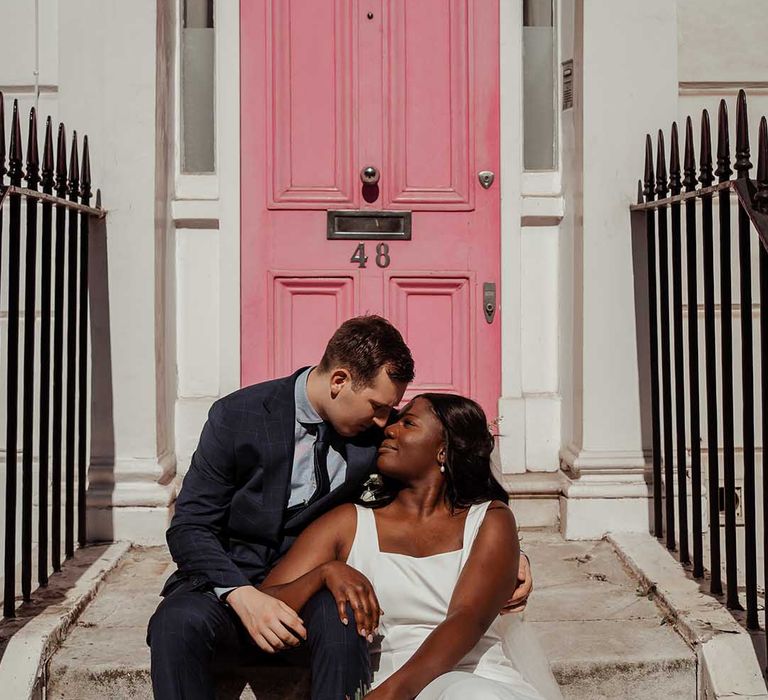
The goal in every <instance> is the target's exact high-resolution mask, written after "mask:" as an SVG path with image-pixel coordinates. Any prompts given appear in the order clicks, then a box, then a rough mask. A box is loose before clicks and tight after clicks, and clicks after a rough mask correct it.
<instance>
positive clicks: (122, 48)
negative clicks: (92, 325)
mask: <svg viewBox="0 0 768 700" xmlns="http://www.w3.org/2000/svg"><path fill="white" fill-rule="evenodd" d="M162 6H163V7H164V6H165V4H163V5H162ZM169 6H170V4H169ZM168 25H169V17H167V16H166V15H165V11H163V13H160V14H159V13H158V7H157V4H156V3H155V2H139V3H135V2H131V3H126V2H122V1H120V0H72V2H67V3H62V4H60V6H59V116H60V118H61V119H62V120H63V121H64V122H65V124H66V125H67V127H68V129H69V130H70V131H69V134H68V138H70V139H71V129H73V128H76V129H77V130H78V136H79V139H80V143H81V144H82V136H83V135H84V134H88V136H89V141H90V146H91V166H92V175H93V182H94V186H95V187H99V188H101V190H102V195H103V206H104V207H105V208H106V209H107V210H108V211H109V213H108V216H107V218H106V235H107V255H108V274H109V286H108V293H109V300H108V301H109V314H110V324H109V343H110V346H111V352H110V353H109V354H108V355H107V358H108V362H109V365H110V366H109V367H105V366H103V364H100V365H99V366H96V365H94V367H93V370H92V371H93V374H94V375H95V374H96V373H103V372H106V371H107V370H108V371H109V372H110V373H111V383H110V384H109V387H110V388H111V394H112V396H111V399H110V397H109V396H108V395H107V396H101V397H99V398H100V401H104V402H105V403H103V404H101V406H102V408H104V409H105V410H108V409H109V408H111V410H112V415H111V416H108V415H104V414H102V415H100V416H99V419H103V425H102V427H104V428H106V430H105V432H104V434H103V435H101V436H99V437H98V438H97V440H96V443H95V446H96V448H97V451H96V452H95V453H94V454H93V455H92V466H91V470H90V473H89V481H90V484H89V506H90V508H89V537H90V538H91V539H102V538H103V539H113V538H114V539H131V540H134V541H161V540H162V538H163V531H164V529H165V524H166V522H167V517H168V508H167V506H168V504H169V502H170V499H171V497H172V493H171V490H170V488H169V487H168V486H163V484H168V483H169V482H170V481H171V479H172V477H173V474H174V472H175V458H174V456H173V430H172V420H171V419H172V411H171V408H170V404H169V396H168V394H169V392H170V391H171V390H172V389H171V387H172V385H173V383H174V382H175V378H174V374H173V371H172V364H171V371H170V374H169V373H168V363H173V337H172V333H171V335H168V333H167V331H168V328H169V327H170V328H172V324H171V325H170V326H169V324H168V323H167V319H168V316H167V314H168V311H169V303H170V299H171V298H172V296H171V294H172V291H173V290H172V287H171V289H170V290H169V288H168V286H167V283H168V281H169V280H168V275H169V265H170V264H172V261H171V260H170V259H169V257H168V252H169V240H168V230H169V229H168V217H167V202H168V196H167V185H168V181H167V159H166V157H165V154H166V151H167V148H166V142H165V139H166V138H167V136H168V134H167V131H166V128H165V125H166V124H167V120H166V109H167V107H168V106H169V104H166V103H165V102H163V103H161V104H158V102H157V95H158V94H160V95H163V96H166V97H167V94H168V90H169V89H172V84H170V81H169V80H168V75H169V74H168V70H167V67H168V65H167V63H166V61H165V60H164V57H163V56H159V55H158V51H157V46H158V27H160V38H161V39H162V36H163V35H167V33H168V32H169V31H172V27H169V26H168ZM171 75H172V73H171ZM171 285H172V281H171ZM104 301H105V300H103V299H99V300H98V301H97V303H103V302H104ZM105 340H106V339H105V338H104V337H101V338H100V339H99V341H98V342H104V341H105ZM109 403H111V406H109V405H108V404H109ZM109 428H111V434H110V431H109Z"/></svg>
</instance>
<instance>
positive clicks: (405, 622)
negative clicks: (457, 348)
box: [148, 316, 557, 700]
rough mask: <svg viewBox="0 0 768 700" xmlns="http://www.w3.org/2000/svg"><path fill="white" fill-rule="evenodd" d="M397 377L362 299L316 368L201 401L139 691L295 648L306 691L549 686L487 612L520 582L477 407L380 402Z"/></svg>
mask: <svg viewBox="0 0 768 700" xmlns="http://www.w3.org/2000/svg"><path fill="white" fill-rule="evenodd" d="M413 376H414V368H413V359H412V357H411V353H410V351H409V349H408V347H407V345H406V344H405V342H404V341H403V338H402V336H401V335H400V333H399V332H398V331H397V330H396V329H395V328H394V327H393V326H392V325H391V324H390V323H389V322H387V321H386V320H384V319H383V318H380V317H378V316H364V317H359V318H353V319H350V320H349V321H346V322H345V323H344V324H342V325H341V327H340V328H339V329H338V330H337V331H336V333H335V334H334V335H333V337H332V338H331V340H330V341H329V343H328V346H327V348H326V351H325V354H324V355H323V358H322V360H321V361H320V364H319V365H317V366H316V367H312V368H305V369H302V370H299V371H298V372H296V373H295V374H294V375H292V376H290V377H286V378H284V379H277V380H273V381H268V382H264V383H262V384H256V385H254V386H250V387H246V388H244V389H241V390H239V391H236V392H234V393H233V394H230V395H229V396H226V397H224V398H223V399H221V400H219V401H217V402H216V403H215V404H214V405H213V407H212V408H211V411H210V413H209V416H208V421H207V422H206V424H205V427H204V428H203V432H202V435H201V437H200V443H199V445H198V447H197V450H196V452H195V454H194V456H193V457H192V464H191V466H190V469H189V471H188V473H187V475H186V477H185V479H184V484H183V488H182V489H181V492H180V494H179V497H178V500H177V502H176V510H175V514H174V517H173V520H172V522H171V526H170V528H169V529H168V533H167V539H168V545H169V547H170V550H171V554H172V555H173V559H174V561H175V562H176V564H177V565H178V570H177V571H176V572H175V573H174V574H173V575H172V576H171V577H170V579H169V580H168V581H167V583H166V584H165V587H164V589H163V592H162V595H163V596H164V599H163V601H162V602H161V603H160V605H159V606H158V608H157V611H156V612H155V614H154V615H153V616H152V618H151V620H150V623H149V631H148V641H149V644H150V646H151V651H152V684H153V689H154V694H155V697H156V698H158V699H161V700H167V699H170V698H174V699H175V698H184V699H185V700H190V699H193V698H214V697H215V695H216V691H215V681H216V678H217V673H218V674H221V673H222V672H224V670H225V669H229V670H230V672H231V669H232V668H236V667H237V666H245V665H250V666H252V665H258V664H259V663H260V662H261V663H264V661H265V659H268V658H269V657H268V655H269V654H279V655H280V656H281V657H284V661H285V663H291V662H295V663H297V664H301V663H308V664H309V665H310V668H311V678H312V680H311V684H312V690H311V697H312V698H313V700H340V699H343V698H345V697H349V698H355V697H360V696H361V695H363V694H366V697H370V698H375V699H376V700H384V699H385V698H398V699H400V698H403V699H405V698H420V699H424V698H428V699H429V698H446V699H447V698H459V697H460V698H462V699H464V698H472V699H477V698H504V699H507V698H508V699H509V700H513V699H519V700H529V699H530V700H533V699H534V698H536V699H538V698H544V697H546V698H547V699H549V698H552V697H557V688H556V685H555V684H554V681H553V679H552V677H551V674H550V673H549V668H548V665H547V663H546V660H545V659H543V658H542V657H541V656H540V655H539V654H537V653H535V651H534V652H532V651H531V649H532V646H531V643H530V642H531V640H530V639H529V637H528V634H527V633H526V632H525V628H524V626H523V622H522V619H521V616H520V615H514V614H512V615H508V616H505V613H508V612H515V611H516V610H518V609H520V608H522V607H524V605H525V601H526V599H527V597H528V594H529V593H530V590H531V586H532V582H531V576H530V569H529V566H528V562H527V559H526V558H525V556H524V555H523V556H521V555H520V550H519V546H518V537H517V528H516V525H515V520H514V517H513V515H512V512H511V511H510V510H509V508H508V507H507V504H506V502H507V498H506V494H505V493H504V491H503V489H502V488H501V487H500V485H499V484H498V482H497V481H496V480H495V479H494V477H493V475H492V473H491V466H490V453H491V449H492V447H493V438H492V437H491V435H490V433H489V431H488V425H487V421H486V417H485V415H484V413H483V411H482V409H481V408H480V406H478V405H477V404H476V403H475V402H474V401H472V400H470V399H466V398H463V397H460V396H453V395H448V394H422V395H420V396H417V397H416V398H414V399H413V400H412V401H410V402H409V403H408V404H407V405H406V406H405V407H404V408H403V409H402V410H400V411H399V412H395V407H396V406H398V404H399V403H400V402H401V399H402V397H403V394H404V392H405V389H406V387H407V385H408V383H409V382H410V381H412V380H413ZM372 472H378V474H379V475H380V476H379V478H378V480H377V481H378V482H380V485H381V488H380V489H378V490H379V491H380V493H378V494H375V495H374V494H373V493H372V491H371V488H370V487H369V488H368V489H367V490H366V492H365V493H363V485H364V482H366V480H367V479H369V476H370V475H371V473H372ZM369 483H370V482H369ZM361 494H362V499H361ZM355 501H358V502H360V501H362V503H361V504H359V505H358V504H356V503H355Z"/></svg>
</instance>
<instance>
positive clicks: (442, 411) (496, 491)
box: [415, 393, 509, 510]
mask: <svg viewBox="0 0 768 700" xmlns="http://www.w3.org/2000/svg"><path fill="white" fill-rule="evenodd" d="M415 398H422V399H426V400H427V401H428V402H429V404H430V406H431V408H432V412H433V413H434V414H435V416H437V418H438V420H439V421H440V423H442V425H443V437H444V440H445V497H446V500H447V501H448V504H449V505H450V506H451V509H452V510H456V509H460V508H467V507H469V506H470V505H472V504H473V503H483V502H485V501H490V500H494V499H498V500H500V501H504V502H505V503H506V502H507V500H508V498H509V497H508V496H507V493H506V491H505V490H504V489H503V488H502V486H501V484H499V482H498V481H496V478H495V477H494V476H493V472H492V471H491V452H492V450H493V436H492V435H491V433H490V430H489V429H488V420H487V418H486V417H485V412H484V411H483V409H482V408H480V406H479V404H478V403H477V402H475V401H473V400H472V399H468V398H465V397H464V396H456V395H454V394H433V393H426V394H419V395H418V396H417V397H415Z"/></svg>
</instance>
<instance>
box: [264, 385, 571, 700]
mask: <svg viewBox="0 0 768 700" xmlns="http://www.w3.org/2000/svg"><path fill="white" fill-rule="evenodd" d="M384 436H385V438H384V441H383V442H382V445H381V448H380V450H379V456H378V463H377V464H378V468H379V471H380V472H381V474H382V475H383V476H384V477H386V478H387V481H388V483H390V484H391V485H393V487H394V488H393V492H394V496H393V498H392V500H390V501H389V502H388V503H387V504H386V505H383V506H380V507H377V508H368V507H362V506H355V505H350V504H347V505H343V506H340V507H339V508H336V509H335V510H333V511H331V512H330V513H328V514H326V515H325V516H323V517H322V518H320V519H318V520H317V521H315V522H314V523H313V524H312V525H310V526H309V527H308V528H307V529H306V530H305V531H304V532H303V533H302V534H301V536H300V537H299V538H298V540H297V541H296V543H295V544H294V545H293V547H292V548H291V549H290V551H289V552H288V554H287V555H286V556H285V557H284V558H283V559H282V560H281V561H280V563H279V564H278V565H277V566H276V567H275V568H274V569H273V570H272V572H271V573H270V575H269V576H268V577H267V579H266V580H265V581H264V583H263V585H262V587H261V589H262V590H263V591H265V592H267V593H269V594H271V595H273V596H275V597H278V598H280V599H281V600H283V601H284V602H285V603H287V604H288V605H290V606H291V607H292V608H293V609H295V610H299V609H301V607H302V606H303V605H304V603H305V602H306V601H307V600H308V599H309V597H310V596H311V595H313V594H314V593H315V592H316V591H318V590H319V589H321V588H322V587H324V586H326V587H328V589H329V590H330V591H331V592H332V593H333V595H334V597H335V598H336V600H337V602H338V604H339V614H340V616H341V618H342V622H344V623H345V624H347V623H350V624H351V623H353V622H354V624H356V626H357V628H358V631H359V632H360V634H362V635H363V636H364V637H366V638H367V639H368V641H369V642H370V650H371V665H372V670H373V678H372V683H371V688H372V689H371V691H370V692H369V694H368V695H367V696H366V697H369V698H372V699H373V700H390V699H397V700H401V699H403V700H405V699H410V698H418V699H419V700H437V699H442V700H448V699H449V698H462V700H463V699H465V698H472V699H473V700H474V699H478V700H479V699H483V698H488V699H492V698H498V699H500V700H542V699H543V698H544V697H545V696H546V697H547V699H549V698H552V697H557V695H558V691H557V686H556V684H555V683H554V680H553V679H552V676H551V674H550V673H549V668H548V665H547V663H546V659H544V658H543V657H541V656H540V654H538V652H536V651H534V652H533V653H532V647H531V646H529V642H531V641H532V640H530V639H529V637H528V636H527V635H526V634H525V633H524V632H523V628H522V627H520V625H522V621H521V620H520V619H519V616H518V615H509V616H506V617H504V618H502V617H501V616H500V615H499V611H500V610H501V608H502V606H503V605H504V603H505V601H506V600H507V599H508V598H509V592H510V591H511V590H513V589H514V587H515V583H516V574H517V571H518V559H519V555H520V549H519V545H518V538H517V527H516V525H515V519H514V516H513V515H512V512H511V511H510V509H509V508H508V507H507V505H506V494H505V493H504V491H503V489H502V488H501V487H500V485H499V484H498V482H497V481H496V480H495V479H494V477H493V475H492V473H491V466H490V454H491V450H492V448H493V438H492V437H491V435H490V434H489V432H488V426H487V422H486V418H485V414H484V413H483V411H482V409H481V408H480V406H478V405H477V404H476V403H475V402H474V401H471V400H470V399H466V398H463V397H460V396H453V395H448V394H422V395H421V396H418V397H416V398H415V399H414V400H413V401H411V402H410V403H409V404H408V405H407V406H406V407H405V409H404V410H403V411H402V413H401V414H400V416H399V419H398V421H397V422H396V423H393V424H392V425H390V426H388V427H387V428H386V429H385V431H384ZM347 601H349V602H350V603H351V605H352V608H353V610H354V614H355V620H354V621H352V620H349V621H346V620H345V618H346V614H347V613H346V612H345V610H346V602H347ZM515 618H517V619H515ZM523 647H526V648H523ZM528 666H530V668H528Z"/></svg>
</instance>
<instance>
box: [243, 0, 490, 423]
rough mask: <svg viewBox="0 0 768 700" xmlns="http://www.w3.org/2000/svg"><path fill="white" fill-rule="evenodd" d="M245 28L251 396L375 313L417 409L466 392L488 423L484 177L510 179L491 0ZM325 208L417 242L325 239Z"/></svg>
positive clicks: (383, 0) (352, 10)
mask: <svg viewBox="0 0 768 700" xmlns="http://www.w3.org/2000/svg"><path fill="white" fill-rule="evenodd" d="M240 15H241V44H240V51H241V143H242V154H241V160H242V181H241V187H242V239H241V240H242V249H241V261H242V270H241V273H242V276H241V285H242V310H241V313H242V332H241V338H242V348H241V356H242V382H243V384H250V383H253V382H257V381H261V380H263V379H266V378H269V377H273V376H280V375H284V374H287V373H289V372H291V371H292V370H294V369H295V368H296V367H299V366H301V365H303V364H313V363H316V362H317V361H318V360H319V358H320V356H321V354H322V350H323V347H324V345H325V342H326V341H327V340H328V338H329V337H330V335H331V333H332V332H333V330H334V329H335V328H336V327H337V326H338V325H339V324H340V323H341V322H342V321H343V320H344V319H346V318H349V317H350V316H354V315H358V314H362V313H378V314H382V315H383V316H386V317H387V318H389V319H390V320H391V321H392V322H393V323H394V324H395V325H396V326H397V327H398V328H399V329H400V330H401V332H402V333H403V335H404V337H405V338H406V341H407V342H408V344H409V346H410V347H411V349H412V351H413V354H414V359H415V361H416V380H415V382H414V384H413V385H412V387H411V389H410V391H409V394H408V395H412V394H413V393H417V392H419V391H449V392H456V393H461V394H465V395H469V396H472V397H474V398H476V399H477V400H479V401H480V403H481V404H482V405H483V407H484V408H485V410H486V412H487V413H488V418H489V420H493V419H494V418H495V417H496V415H497V400H498V397H499V390H500V337H501V336H500V316H499V314H498V312H493V313H492V315H489V314H487V313H486V311H485V308H484V307H485V304H486V303H487V302H488V301H490V297H489V296H488V295H490V293H491V291H492V286H494V285H495V289H496V290H497V292H498V288H499V263H498V261H499V247H500V243H499V229H500V222H499V186H498V181H497V182H495V183H493V184H492V185H491V186H490V188H488V189H486V188H484V187H482V186H481V184H480V180H479V178H478V173H479V172H481V171H490V172H493V173H498V171H499V103H498V96H499V70H498V69H499V61H498V43H499V28H498V2H497V0H418V2H414V1H413V0H247V1H243V2H241V5H240ZM368 166H371V167H373V168H376V171H377V172H378V174H379V176H380V179H379V181H378V183H377V185H375V186H372V185H366V186H364V185H363V182H362V181H361V177H360V173H361V171H362V170H363V169H364V168H366V167H368ZM328 210H334V211H335V210H344V211H349V210H353V211H354V210H361V211H370V212H412V215H411V237H410V239H409V240H403V239H399V240H385V239H383V238H375V237H374V238H368V239H360V238H354V237H353V238H348V239H342V240H334V239H329V238H328V235H327V231H328V224H327V212H328ZM371 216H372V218H371V219H370V220H369V225H371V222H372V223H373V225H374V227H375V225H376V224H377V222H378V221H379V219H376V218H375V216H376V215H375V214H372V215H371ZM354 230H357V229H354ZM371 235H372V236H376V235H378V234H376V233H374V234H371Z"/></svg>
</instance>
